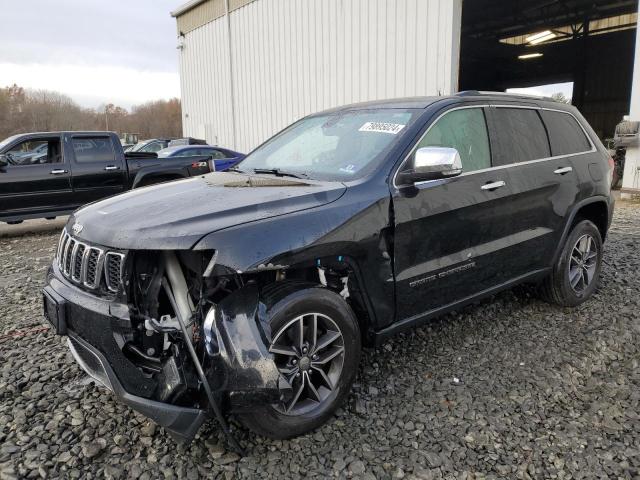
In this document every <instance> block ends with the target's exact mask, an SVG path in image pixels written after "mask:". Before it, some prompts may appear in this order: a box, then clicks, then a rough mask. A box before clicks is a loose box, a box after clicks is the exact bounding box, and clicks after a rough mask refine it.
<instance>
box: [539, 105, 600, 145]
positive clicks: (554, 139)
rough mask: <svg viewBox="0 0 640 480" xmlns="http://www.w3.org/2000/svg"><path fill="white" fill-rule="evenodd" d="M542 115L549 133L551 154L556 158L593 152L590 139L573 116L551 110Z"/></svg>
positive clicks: (543, 112) (544, 111)
mask: <svg viewBox="0 0 640 480" xmlns="http://www.w3.org/2000/svg"><path fill="white" fill-rule="evenodd" d="M541 114H542V118H543V119H544V123H545V125H546V126H547V131H548V132H549V141H550V143H551V152H552V154H553V155H554V156H556V155H570V154H572V153H582V152H587V151H589V150H591V143H590V142H589V139H588V138H587V136H586V135H585V133H584V130H582V127H580V125H579V124H578V121H577V120H576V119H575V117H574V116H573V115H570V114H568V113H563V112H555V111H549V110H543V111H542V112H541Z"/></svg>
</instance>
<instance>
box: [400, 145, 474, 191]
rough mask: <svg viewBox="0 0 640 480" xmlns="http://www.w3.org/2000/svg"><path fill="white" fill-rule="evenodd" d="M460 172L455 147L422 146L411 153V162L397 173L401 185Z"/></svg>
mask: <svg viewBox="0 0 640 480" xmlns="http://www.w3.org/2000/svg"><path fill="white" fill-rule="evenodd" d="M461 173H462V160H461V159H460V154H459V153H458V151H457V150H456V149H455V148H448V147H423V148H419V149H418V150H417V151H416V152H415V154H414V155H413V162H412V164H411V165H410V166H409V167H408V168H407V169H405V170H404V171H402V172H400V173H399V174H398V179H399V180H400V183H402V184H403V185H407V184H413V183H416V182H423V181H426V180H438V179H440V178H448V177H454V176H456V175H460V174H461Z"/></svg>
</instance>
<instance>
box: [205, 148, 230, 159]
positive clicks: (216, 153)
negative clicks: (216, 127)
mask: <svg viewBox="0 0 640 480" xmlns="http://www.w3.org/2000/svg"><path fill="white" fill-rule="evenodd" d="M202 155H211V158H214V159H216V160H220V159H222V158H227V156H226V155H225V154H224V152H221V151H220V150H205V151H204V152H202Z"/></svg>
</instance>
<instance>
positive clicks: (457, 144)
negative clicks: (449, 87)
mask: <svg viewBox="0 0 640 480" xmlns="http://www.w3.org/2000/svg"><path fill="white" fill-rule="evenodd" d="M423 147H449V148H455V149H456V150H458V153H459V154H460V159H461V160H462V170H463V171H464V172H472V171H474V170H481V169H483V168H489V167H490V166H491V150H490V149H489V135H488V133H487V122H486V121H485V118H484V112H483V111H482V108H463V109H460V110H453V111H451V112H449V113H445V114H444V115H443V116H442V117H441V118H440V119H439V120H437V121H436V123H434V124H433V125H432V126H431V127H430V128H429V131H428V132H427V133H426V134H425V136H424V137H422V140H420V142H419V143H418V146H417V148H423ZM417 148H416V150H417Z"/></svg>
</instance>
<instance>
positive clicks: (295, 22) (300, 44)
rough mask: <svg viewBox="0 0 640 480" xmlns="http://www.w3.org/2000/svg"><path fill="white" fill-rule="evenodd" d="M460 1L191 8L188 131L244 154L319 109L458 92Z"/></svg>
mask: <svg viewBox="0 0 640 480" xmlns="http://www.w3.org/2000/svg"><path fill="white" fill-rule="evenodd" d="M461 3H462V0H403V1H399V2H397V3H395V2H389V1H388V0H253V1H251V0H194V1H191V2H189V3H187V4H185V5H184V6H182V7H180V8H179V9H178V10H176V11H174V12H172V15H173V16H175V17H177V23H178V32H179V33H180V32H181V33H182V36H179V40H178V41H179V49H180V52H181V53H180V73H181V75H180V77H181V89H182V109H183V112H182V113H183V125H184V133H185V135H189V136H195V137H199V138H205V139H206V140H207V141H209V142H211V143H214V144H219V145H224V146H227V147H229V148H235V149H237V150H240V151H245V152H246V151H249V150H251V149H252V148H254V147H256V146H257V145H259V144H260V143H261V142H262V141H263V140H265V139H267V138H268V137H270V136H271V135H273V134H274V133H276V132H277V131H279V130H281V129H282V128H284V127H285V126H287V125H288V124H290V123H291V122H292V121H294V120H296V119H298V118H301V117H303V116H305V115H308V114H310V113H313V112H317V111H319V110H324V109H327V108H331V107H334V106H338V105H344V104H347V103H353V102H359V101H364V100H373V99H381V98H394V97H401V96H414V95H437V94H438V93H441V94H447V93H450V92H453V91H454V90H455V89H456V88H457V84H458V53H459V43H458V42H459V39H460V14H461V13H460V8H461ZM227 12H228V13H229V14H228V15H226V13H227Z"/></svg>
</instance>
